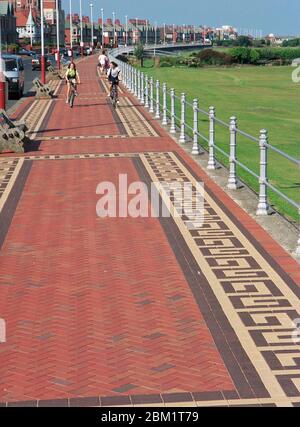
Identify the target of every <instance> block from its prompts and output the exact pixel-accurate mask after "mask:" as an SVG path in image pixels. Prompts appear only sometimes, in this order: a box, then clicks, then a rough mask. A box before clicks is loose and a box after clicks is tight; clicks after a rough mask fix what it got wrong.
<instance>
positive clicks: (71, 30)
mask: <svg viewBox="0 0 300 427" xmlns="http://www.w3.org/2000/svg"><path fill="white" fill-rule="evenodd" d="M70 46H71V51H72V56H73V19H72V0H70Z"/></svg>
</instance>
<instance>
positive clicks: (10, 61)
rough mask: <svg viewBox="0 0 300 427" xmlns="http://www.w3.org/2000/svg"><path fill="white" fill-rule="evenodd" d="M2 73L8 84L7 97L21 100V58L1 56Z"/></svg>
mask: <svg viewBox="0 0 300 427" xmlns="http://www.w3.org/2000/svg"><path fill="white" fill-rule="evenodd" d="M2 60H3V73H4V75H5V79H6V81H7V82H8V95H9V96H11V95H15V96H17V97H18V98H21V97H22V96H23V94H24V84H25V75H24V64H23V61H22V58H21V57H20V56H17V55H2Z"/></svg>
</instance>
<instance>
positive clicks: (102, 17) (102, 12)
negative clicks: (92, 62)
mask: <svg viewBox="0 0 300 427" xmlns="http://www.w3.org/2000/svg"><path fill="white" fill-rule="evenodd" d="M101 19H102V49H103V48H104V9H103V8H102V9H101Z"/></svg>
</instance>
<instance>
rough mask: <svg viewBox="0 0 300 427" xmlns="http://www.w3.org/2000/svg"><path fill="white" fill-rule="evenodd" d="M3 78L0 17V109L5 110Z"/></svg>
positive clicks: (0, 23)
mask: <svg viewBox="0 0 300 427" xmlns="http://www.w3.org/2000/svg"><path fill="white" fill-rule="evenodd" d="M5 95H6V94H5V76H4V74H3V59H2V17H1V16H0V108H2V109H3V110H5V107H6V105H5V104H6V96H5Z"/></svg>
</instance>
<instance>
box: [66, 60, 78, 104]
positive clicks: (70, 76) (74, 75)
mask: <svg viewBox="0 0 300 427" xmlns="http://www.w3.org/2000/svg"><path fill="white" fill-rule="evenodd" d="M65 79H66V82H67V85H68V90H67V100H66V104H68V103H69V97H70V90H71V84H72V81H74V80H75V95H76V96H77V92H76V88H77V86H76V85H77V84H80V78H79V74H78V71H77V69H76V65H75V64H74V62H71V63H70V64H69V65H68V69H67V71H66V74H65Z"/></svg>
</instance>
